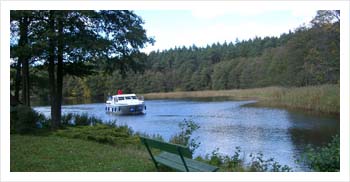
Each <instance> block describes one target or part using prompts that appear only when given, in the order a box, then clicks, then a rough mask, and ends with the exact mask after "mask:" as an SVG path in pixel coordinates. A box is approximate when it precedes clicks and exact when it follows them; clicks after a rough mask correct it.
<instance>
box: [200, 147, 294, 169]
mask: <svg viewBox="0 0 350 182" xmlns="http://www.w3.org/2000/svg"><path fill="white" fill-rule="evenodd" d="M234 153H235V154H234V155H233V156H229V155H223V154H220V153H219V148H216V149H215V150H213V151H212V153H211V154H210V155H209V154H207V155H206V156H205V158H204V159H202V158H200V157H199V158H198V160H202V161H206V162H208V163H209V164H212V165H216V166H219V167H220V169H221V170H223V171H251V172H290V171H292V168H290V167H289V166H287V165H284V166H282V165H281V164H279V163H278V162H276V161H275V160H274V159H273V158H269V159H264V155H263V154H262V153H261V152H258V153H257V154H250V155H249V157H250V162H248V163H247V161H246V159H245V158H244V156H241V148H240V147H236V149H235V152H234Z"/></svg>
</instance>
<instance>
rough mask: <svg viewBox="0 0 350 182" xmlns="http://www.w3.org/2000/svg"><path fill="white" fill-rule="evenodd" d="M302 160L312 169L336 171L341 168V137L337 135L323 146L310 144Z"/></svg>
mask: <svg viewBox="0 0 350 182" xmlns="http://www.w3.org/2000/svg"><path fill="white" fill-rule="evenodd" d="M302 161H303V162H304V163H305V164H306V165H307V166H309V168H310V169H313V170H315V171H321V172H336V171H339V169H340V137H339V135H336V136H334V137H333V138H332V141H331V142H330V143H328V144H327V145H326V146H323V147H312V146H311V145H309V146H308V147H307V149H306V152H305V154H304V155H303V158H302Z"/></svg>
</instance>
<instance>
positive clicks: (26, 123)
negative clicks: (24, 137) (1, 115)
mask: <svg viewBox="0 0 350 182" xmlns="http://www.w3.org/2000/svg"><path fill="white" fill-rule="evenodd" d="M44 121H45V117H44V115H42V114H39V113H37V112H36V111H34V110H33V109H32V108H30V107H28V106H24V105H17V106H11V110H10V128H11V130H10V131H11V134H12V133H19V134H24V133H31V132H33V131H35V130H36V129H37V128H38V127H41V126H42V123H43V122H44Z"/></svg>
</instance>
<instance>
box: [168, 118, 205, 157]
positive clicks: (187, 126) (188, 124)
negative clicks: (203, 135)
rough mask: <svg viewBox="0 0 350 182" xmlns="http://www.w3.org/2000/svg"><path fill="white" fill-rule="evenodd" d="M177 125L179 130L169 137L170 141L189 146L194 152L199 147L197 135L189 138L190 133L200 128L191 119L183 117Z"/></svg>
mask: <svg viewBox="0 0 350 182" xmlns="http://www.w3.org/2000/svg"><path fill="white" fill-rule="evenodd" d="M179 127H180V129H181V132H180V133H179V134H177V135H175V136H173V137H171V139H170V142H171V143H175V144H180V145H185V146H189V147H190V150H191V151H192V152H194V150H196V149H197V148H198V147H199V145H200V143H199V142H197V140H198V137H197V138H192V139H191V135H192V133H193V132H194V131H196V130H197V129H199V128H200V127H199V125H198V124H197V123H195V122H194V121H192V120H186V119H184V121H183V122H181V123H179Z"/></svg>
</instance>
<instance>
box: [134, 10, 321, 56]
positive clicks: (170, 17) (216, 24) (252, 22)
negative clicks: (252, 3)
mask: <svg viewBox="0 0 350 182" xmlns="http://www.w3.org/2000/svg"><path fill="white" fill-rule="evenodd" d="M135 13H136V14H137V15H139V16H141V17H142V19H143V20H144V21H145V24H144V27H145V29H146V30H147V35H148V36H152V37H154V38H155V40H156V43H155V44H154V46H152V45H148V46H147V47H146V48H145V49H143V51H144V52H146V53H149V52H151V51H153V50H157V49H159V50H164V49H169V48H174V47H175V46H177V47H182V46H191V45H193V44H195V45H196V46H199V47H204V46H206V45H207V44H212V43H216V42H220V43H223V42H225V41H226V42H234V41H235V40H236V38H238V39H239V40H247V39H249V38H254V37H255V36H258V37H265V36H279V35H281V34H282V33H288V31H289V30H292V31H293V30H294V29H295V28H297V27H299V26H300V25H302V24H304V23H305V24H308V23H309V22H310V20H311V19H312V18H313V17H314V16H315V15H316V10H305V9H300V10H299V9H295V10H263V9H261V10H259V9H257V8H255V9H254V11H249V10H248V11H247V10H246V9H244V8H243V9H235V10H232V9H210V10H208V9H193V10H137V11H135Z"/></svg>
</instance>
